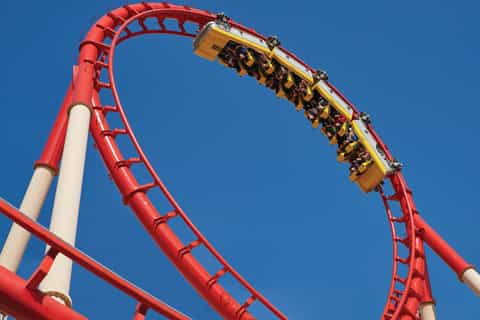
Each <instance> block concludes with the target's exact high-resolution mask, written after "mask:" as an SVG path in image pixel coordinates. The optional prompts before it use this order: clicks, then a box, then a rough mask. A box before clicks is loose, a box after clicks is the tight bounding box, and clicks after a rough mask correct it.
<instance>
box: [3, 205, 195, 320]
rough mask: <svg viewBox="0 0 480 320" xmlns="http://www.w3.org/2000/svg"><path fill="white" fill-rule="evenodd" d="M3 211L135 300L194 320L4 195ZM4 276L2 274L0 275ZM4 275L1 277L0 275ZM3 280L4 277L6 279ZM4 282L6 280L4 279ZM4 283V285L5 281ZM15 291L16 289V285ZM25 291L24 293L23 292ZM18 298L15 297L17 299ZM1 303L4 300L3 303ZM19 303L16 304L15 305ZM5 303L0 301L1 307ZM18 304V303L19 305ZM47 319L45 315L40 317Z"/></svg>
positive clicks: (178, 317)
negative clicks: (81, 249)
mask: <svg viewBox="0 0 480 320" xmlns="http://www.w3.org/2000/svg"><path fill="white" fill-rule="evenodd" d="M0 212H2V213H3V214H4V215H5V216H7V217H8V218H10V219H12V220H13V221H14V222H15V223H16V224H18V225H20V226H21V227H23V228H24V229H25V230H27V231H28V232H30V233H32V234H34V235H35V236H37V237H38V238H39V239H41V240H43V241H44V242H45V243H46V244H48V245H50V246H51V247H52V248H54V249H56V250H58V251H59V252H61V253H62V254H63V255H65V256H67V257H68V258H70V259H72V260H73V261H75V262H76V263H78V264H79V265H81V266H82V267H84V268H85V269H87V270H89V271H90V272H92V273H93V274H95V275H96V276H98V277H100V278H102V279H103V280H105V281H106V282H108V283H110V284H111V285H112V286H114V287H115V288H117V289H119V290H121V291H123V292H124V293H126V294H127V295H129V296H131V297H132V298H134V299H135V300H137V301H139V302H140V303H142V305H144V306H146V307H148V308H151V309H153V310H155V311H157V312H158V313H160V314H161V315H164V316H166V317H168V319H175V320H188V319H190V318H189V317H187V316H185V315H184V314H182V313H180V312H178V311H177V310H175V309H173V308H171V307H170V306H168V305H166V304H165V303H163V302H161V301H159V300H158V299H155V298H154V297H153V296H151V295H149V294H148V293H146V292H145V291H143V290H141V289H139V288H137V287H136V286H134V285H133V284H131V283H130V282H128V281H126V280H125V279H123V278H121V277H120V276H119V275H117V274H115V273H113V272H112V271H110V270H109V269H107V268H105V267H104V266H102V265H101V264H99V263H98V262H96V261H95V260H93V259H92V258H90V257H89V256H87V255H86V254H84V253H83V252H81V251H80V250H78V249H76V248H74V247H72V246H71V245H69V244H68V243H66V242H64V241H63V240H61V239H60V238H58V237H56V236H55V235H54V234H52V233H51V232H49V231H48V230H47V229H45V228H44V227H43V226H41V225H40V224H38V223H36V222H34V221H33V220H31V219H30V218H28V217H27V216H25V215H24V214H22V213H21V212H20V211H18V210H17V209H16V208H14V207H12V206H11V205H10V204H8V203H7V202H6V201H4V200H3V199H1V198H0ZM0 275H1V274H0ZM0 278H1V277H0ZM2 279H3V278H2ZM10 280H12V279H11V278H8V279H7V280H5V282H4V284H5V286H4V288H3V290H5V291H4V292H0V297H2V295H1V294H2V293H3V294H4V295H5V296H6V297H9V295H10V294H12V293H11V292H10V288H9V283H10ZM1 283H3V282H1ZM1 283H0V284H1ZM25 286H26V283H25V284H24V287H25ZM12 290H15V288H13V289H12ZM20 293H21V292H20ZM2 301H3V300H2ZM13 301H15V299H14V300H13ZM0 303H1V302H0ZM14 306H15V305H14ZM1 307H2V305H1V304H0V308H1ZM17 307H18V306H17ZM5 310H6V311H7V312H10V313H12V312H11V311H9V310H11V309H7V308H5ZM14 311H16V312H19V310H17V309H15V310H14ZM30 319H37V318H35V317H30ZM40 319H43V318H40ZM45 319H51V318H45ZM52 319H55V320H57V319H64V318H52ZM65 319H73V320H75V319H76V318H65Z"/></svg>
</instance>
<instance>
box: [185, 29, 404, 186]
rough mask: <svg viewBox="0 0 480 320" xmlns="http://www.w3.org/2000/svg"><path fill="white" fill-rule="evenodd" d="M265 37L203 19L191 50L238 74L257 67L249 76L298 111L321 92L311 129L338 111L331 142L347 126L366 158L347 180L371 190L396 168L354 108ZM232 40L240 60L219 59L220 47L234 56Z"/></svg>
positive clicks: (343, 158) (345, 159) (346, 156)
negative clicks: (279, 71) (295, 93)
mask: <svg viewBox="0 0 480 320" xmlns="http://www.w3.org/2000/svg"><path fill="white" fill-rule="evenodd" d="M274 40H275V39H274ZM269 41H270V38H269V40H267V41H266V40H264V39H262V38H260V37H257V36H255V35H253V34H250V33H248V32H245V31H243V30H240V29H238V28H235V27H233V26H231V25H229V24H228V23H226V22H225V21H221V22H218V21H212V22H209V23H207V24H206V25H205V26H204V27H203V29H202V30H201V31H200V32H199V33H198V35H197V37H196V38H195V40H194V53H195V54H197V55H199V56H200V57H203V58H205V59H208V60H210V61H214V60H216V59H218V61H219V62H221V63H222V64H224V65H226V66H229V67H233V68H236V69H237V72H238V74H239V75H241V76H242V75H245V74H250V75H253V74H252V73H253V72H252V71H251V70H250V71H249V69H251V68H257V69H256V70H257V71H256V73H255V75H254V76H255V77H256V78H257V81H258V82H259V83H261V84H263V85H266V86H267V87H270V88H272V89H274V90H275V92H276V94H277V96H279V97H282V98H285V99H288V100H290V101H292V102H293V103H294V105H295V107H296V109H297V111H300V110H301V109H303V108H306V107H307V105H308V104H311V103H312V101H314V100H315V98H319V97H320V99H324V100H326V101H327V102H328V105H327V106H326V107H324V108H323V109H322V111H321V112H320V113H319V114H318V116H316V119H313V120H312V119H310V120H311V121H312V126H313V127H314V128H316V127H318V126H319V125H320V123H324V124H325V123H326V122H328V121H327V120H328V117H330V116H331V114H332V113H335V114H336V115H337V116H338V114H340V115H341V116H343V119H344V121H345V123H343V124H342V125H341V126H339V129H338V132H337V133H336V134H335V135H333V136H330V137H329V140H330V143H331V144H337V143H338V144H339V146H340V142H339V141H340V140H342V137H343V136H344V135H345V134H346V131H347V129H349V130H350V129H351V130H352V132H353V133H354V136H355V141H356V145H357V146H358V147H359V148H361V150H362V151H364V153H365V151H366V152H367V153H368V155H369V157H368V159H367V160H365V161H363V162H362V163H360V164H357V165H356V166H355V168H354V170H352V167H351V174H350V180H351V181H353V182H355V183H357V184H358V186H359V187H360V189H361V190H362V191H364V192H369V191H372V190H373V189H374V188H375V187H376V186H377V185H378V184H380V183H381V182H382V181H383V180H384V179H385V177H386V176H387V175H388V174H390V173H391V172H393V171H394V170H395V169H394V168H393V167H392V165H391V163H390V161H389V160H388V159H387V158H386V156H385V153H384V152H383V150H381V148H379V147H378V145H377V142H376V140H375V139H374V138H373V135H372V134H371V132H370V130H369V129H368V126H367V124H366V123H365V122H364V121H363V120H357V119H354V110H353V109H352V108H351V107H350V105H349V104H348V103H347V102H346V101H344V99H343V98H342V97H340V96H339V95H338V94H337V93H336V92H335V91H334V90H332V89H331V87H330V86H328V84H327V83H326V82H325V81H324V80H322V78H319V77H318V73H317V74H313V73H312V72H311V71H310V70H309V69H308V68H307V67H305V66H304V65H303V64H302V63H301V62H300V61H298V60H297V59H296V58H295V57H293V56H291V55H290V54H288V53H287V52H286V51H284V50H282V49H281V48H280V47H279V46H278V45H272V43H271V42H269ZM232 45H233V47H234V48H240V49H241V52H242V59H243V60H241V62H240V61H234V62H230V63H225V61H223V60H222V59H223V58H222V59H220V58H219V56H221V55H222V54H224V55H225V50H227V52H229V53H228V54H227V56H228V57H229V58H230V59H233V58H232V55H235V53H234V52H233V51H234V50H233V49H232ZM232 52H233V53H232ZM222 57H223V56H222ZM258 57H262V59H264V60H265V61H263V60H262V61H260V62H259V61H256V60H255V59H256V58H258ZM237 60H238V59H237ZM232 61H233V60H232ZM260 65H262V67H260ZM275 68H277V69H282V68H284V69H282V72H283V75H282V77H283V78H282V80H281V82H279V81H280V80H278V78H277V80H275V79H274V77H275V76H277V75H276V74H275V72H276V71H277V70H276V69H275ZM285 70H286V71H285ZM272 79H273V80H272ZM269 81H270V82H269ZM274 81H277V84H276V87H275V85H274V84H272V83H273V82H274ZM299 81H303V87H302V90H301V95H299V96H296V97H294V98H293V97H292V95H290V96H289V94H288V91H290V90H292V88H294V87H295V85H297V84H298V82H299ZM315 101H316V100H315ZM310 107H311V106H310ZM305 115H306V116H307V111H305ZM321 130H322V132H323V133H324V134H326V133H327V131H326V130H325V128H321ZM326 135H327V134H326ZM327 136H328V135H327ZM351 152H352V151H348V152H343V154H342V155H341V156H340V155H339V157H338V158H337V159H338V160H339V161H342V162H349V161H351V160H349V158H350V156H349V154H350V153H351ZM352 166H353V165H352Z"/></svg>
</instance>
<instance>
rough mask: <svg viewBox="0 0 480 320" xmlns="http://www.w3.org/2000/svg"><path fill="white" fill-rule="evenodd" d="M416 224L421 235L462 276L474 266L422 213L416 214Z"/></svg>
mask: <svg viewBox="0 0 480 320" xmlns="http://www.w3.org/2000/svg"><path fill="white" fill-rule="evenodd" d="M414 220H415V225H416V226H417V228H418V230H419V232H420V235H421V237H422V238H423V240H425V242H426V243H427V244H428V246H429V247H430V248H432V250H433V251H435V253H436V254H437V255H438V256H439V257H440V258H442V260H443V261H445V263H446V264H448V266H449V267H450V268H452V270H453V271H455V273H456V274H457V275H458V277H459V278H461V277H462V275H463V273H464V272H465V270H467V269H468V268H472V267H473V266H472V265H470V264H468V263H467V262H466V261H465V260H464V259H463V258H462V257H461V256H460V255H459V254H458V253H457V252H456V251H455V250H454V249H453V248H452V247H451V246H450V245H449V244H448V243H447V242H446V241H445V240H443V238H442V237H441V236H440V235H439V234H438V233H437V232H436V231H435V230H433V228H432V227H430V226H429V225H428V224H427V223H426V222H425V220H423V219H422V217H420V215H418V214H416V215H414Z"/></svg>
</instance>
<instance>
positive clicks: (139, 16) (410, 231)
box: [0, 3, 475, 320]
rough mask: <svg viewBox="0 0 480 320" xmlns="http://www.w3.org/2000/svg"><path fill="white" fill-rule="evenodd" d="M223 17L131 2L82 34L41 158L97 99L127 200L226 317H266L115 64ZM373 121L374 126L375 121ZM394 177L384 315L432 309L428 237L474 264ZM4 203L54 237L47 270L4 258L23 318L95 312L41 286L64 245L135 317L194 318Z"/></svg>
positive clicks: (2, 206) (4, 276)
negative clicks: (20, 267) (147, 129)
mask: <svg viewBox="0 0 480 320" xmlns="http://www.w3.org/2000/svg"><path fill="white" fill-rule="evenodd" d="M147 19H155V20H156V22H157V25H156V27H155V28H152V27H151V25H150V24H149V25H148V26H147V24H146V23H145V21H146V20H147ZM165 19H173V20H176V21H177V23H178V27H177V28H174V29H171V28H168V27H167V26H166V24H165V23H164V22H165ZM215 19H216V15H215V14H212V13H210V12H207V11H203V10H198V9H194V8H190V7H188V6H179V5H173V4H167V3H139V4H130V5H126V6H124V7H121V8H118V9H116V10H113V11H111V12H109V13H107V14H106V15H104V16H103V17H102V18H100V19H99V20H98V21H97V22H96V23H95V24H94V25H93V26H92V27H91V29H90V31H89V32H88V34H87V36H86V37H85V39H84V40H83V41H82V43H81V44H80V55H79V59H78V65H76V66H75V68H74V78H73V81H72V83H71V84H70V86H69V88H68V91H67V94H66V96H65V100H64V102H63V105H62V106H61V109H60V112H59V115H58V117H57V120H56V122H55V124H54V127H53V129H52V131H51V133H50V136H49V138H48V141H47V143H46V146H45V149H44V151H43V153H42V155H41V157H40V159H39V160H38V161H37V162H36V163H35V166H36V167H46V168H50V169H51V170H54V171H55V172H57V171H58V166H59V161H60V158H61V156H62V151H63V146H64V141H65V135H66V130H67V122H68V117H69V109H70V107H72V106H73V105H75V104H82V105H85V106H87V107H88V108H89V109H90V112H91V122H90V133H91V135H92V137H93V139H94V142H95V145H96V147H97V149H98V152H99V153H100V155H101V157H102V159H103V161H104V162H105V164H106V167H107V169H108V172H109V174H110V176H111V177H112V179H113V181H114V182H115V184H116V186H117V187H118V190H119V191H120V193H121V195H122V197H123V201H124V203H125V205H127V206H129V207H130V208H131V209H132V211H133V212H134V213H135V214H136V216H137V218H138V219H139V220H140V222H141V223H142V224H143V226H144V228H145V229H146V231H147V232H148V233H149V234H150V236H151V237H152V238H153V240H154V241H155V242H156V243H157V244H158V246H159V247H160V248H161V250H162V251H163V252H164V253H165V254H166V255H167V257H168V258H169V259H170V261H171V262H172V263H173V264H174V265H175V267H176V268H177V269H178V270H179V271H180V272H181V273H182V275H183V276H184V277H185V279H186V280H187V281H188V282H189V283H190V284H191V285H192V286H193V287H194V288H195V289H196V290H197V292H198V293H199V294H200V295H201V296H202V297H203V298H204V299H205V300H207V301H208V303H209V304H210V305H211V306H212V308H213V309H214V310H215V311H216V312H217V313H218V314H219V315H220V316H221V317H223V318H225V319H239V320H251V319H256V316H255V315H254V314H251V313H250V311H249V306H250V305H252V304H253V303H261V304H263V305H264V306H265V307H266V308H267V309H268V310H269V312H270V313H271V314H272V315H273V316H274V317H276V318H278V319H287V317H286V316H285V315H284V314H283V313H282V312H281V311H280V310H279V309H277V308H276V307H275V306H273V305H272V304H271V303H270V302H269V301H268V300H267V299H266V298H265V297H264V296H262V295H261V294H260V293H259V292H258V291H257V290H255V288H254V287H253V286H252V285H251V284H249V283H248V282H247V281H246V280H245V279H244V278H243V277H242V276H241V275H240V274H239V273H238V272H237V270H235V269H234V268H233V267H232V266H231V265H230V264H229V263H228V262H227V261H226V260H225V259H224V258H223V257H222V256H221V255H220V253H218V251H217V250H216V249H215V248H214V247H213V246H212V245H211V244H210V242H209V241H208V240H207V239H206V238H205V237H204V235H203V234H202V233H201V232H200V231H199V230H198V229H197V228H196V227H195V225H194V224H193V223H192V221H191V220H190V219H189V218H188V216H187V215H186V213H185V212H184V211H183V210H182V208H181V207H180V205H179V204H178V203H177V202H176V201H175V199H174V198H173V196H172V195H171V194H170V193H169V191H168V189H167V188H166V186H165V185H164V184H163V182H162V181H161V180H160V178H159V176H158V175H157V173H156V172H155V170H154V169H153V167H152V165H151V164H150V162H149V160H148V158H147V157H146V155H145V154H144V152H143V151H142V149H141V147H140V144H139V143H138V141H137V139H136V138H135V135H134V133H133V131H132V129H131V127H130V125H129V122H128V120H127V117H126V115H125V112H124V109H123V107H122V104H121V102H120V98H119V95H118V92H117V87H116V84H115V78H114V72H113V65H114V58H115V50H116V48H117V45H118V44H120V43H122V42H123V41H125V40H129V39H131V38H133V37H136V36H140V35H144V34H173V35H179V36H185V37H191V38H194V37H195V36H196V34H195V33H194V32H193V33H192V32H190V31H188V30H187V28H186V24H187V23H189V24H195V25H196V26H197V27H198V29H197V30H199V29H201V28H202V26H204V25H205V24H206V23H208V22H210V21H213V20H215ZM133 23H135V24H136V25H137V26H140V29H137V30H134V29H133V27H132V24H133ZM230 23H231V24H232V25H233V26H235V27H236V28H239V29H241V30H244V31H247V32H249V33H252V34H255V35H256V36H258V37H261V38H263V39H265V40H266V38H265V37H263V36H262V35H260V34H258V33H257V32H256V31H254V30H253V29H249V28H246V27H244V26H242V25H241V24H239V23H237V22H234V21H230ZM305 66H306V67H307V68H308V69H310V70H312V72H313V71H314V70H313V69H312V68H310V67H308V66H307V65H305ZM102 73H107V74H108V81H102V80H101V74H102ZM329 87H330V88H331V89H332V90H334V91H335V92H336V93H337V94H338V95H339V96H341V97H342V98H343V99H344V100H345V101H347V102H348V100H346V98H345V97H344V96H343V95H341V93H340V92H339V91H338V90H337V89H336V88H335V87H334V86H333V85H331V84H329ZM104 92H107V93H109V94H110V95H111V96H112V97H113V100H114V104H113V105H105V104H104V103H102V101H101V98H100V97H101V95H102V93H104ZM348 103H349V104H350V106H351V107H352V109H353V110H354V112H355V113H356V114H357V115H358V114H360V113H359V111H358V110H357V109H356V108H355V107H354V106H353V105H352V104H351V103H350V102H348ZM111 113H117V114H118V115H119V116H120V117H121V119H122V122H123V127H121V128H111V127H110V126H109V123H108V121H107V119H108V114H111ZM369 128H370V129H371V130H372V132H373V133H374V131H373V128H372V127H371V125H369ZM119 135H124V136H127V137H128V138H129V139H130V141H131V142H132V144H133V146H134V147H135V149H136V152H137V155H136V156H135V157H131V158H125V157H124V156H123V154H122V151H121V150H120V147H119V145H118V144H117V142H116V137H117V136H119ZM374 136H375V139H376V141H377V143H379V144H380V145H381V146H382V147H383V148H384V149H385V150H386V151H387V157H388V158H389V159H390V160H393V157H392V156H391V154H389V153H388V149H387V148H386V146H385V145H384V144H383V142H382V141H381V139H380V138H379V137H378V135H376V134H375V133H374ZM132 166H144V167H145V168H146V169H147V170H148V172H149V173H150V176H151V182H149V183H147V184H139V183H138V180H137V178H136V177H135V176H134V174H133V172H132V170H131V167H132ZM386 180H387V181H385V184H390V185H391V187H390V186H388V187H389V189H391V190H393V191H391V192H390V194H388V195H387V194H386V191H384V187H382V186H379V187H377V189H376V191H377V192H378V193H379V195H380V197H381V199H382V201H383V203H384V205H385V209H386V212H387V218H388V219H389V223H390V227H391V233H392V240H393V242H392V243H393V272H392V281H391V284H390V288H389V292H388V296H387V302H386V305H385V308H384V310H383V314H382V317H381V319H383V320H397V319H399V320H412V319H423V316H421V315H420V311H419V310H420V308H421V306H422V305H428V304H434V303H435V302H434V299H433V297H432V292H431V289H430V284H429V279H428V271H427V265H426V257H425V251H424V244H425V243H426V244H427V245H428V246H430V247H431V248H432V249H433V251H434V252H435V253H436V254H438V255H439V256H440V257H441V258H442V259H443V260H444V261H445V262H446V263H447V264H448V266H450V268H451V269H452V270H453V271H454V272H455V273H456V274H457V275H458V277H459V278H460V279H461V280H462V281H463V280H464V275H465V272H466V271H468V270H474V269H473V267H472V266H471V265H469V264H468V263H467V262H466V261H465V260H464V259H463V258H462V257H460V256H459V255H458V254H457V253H456V252H455V251H454V250H453V249H452V248H451V247H450V246H449V245H448V244H447V243H446V242H445V241H444V240H443V239H442V238H441V237H440V236H439V235H438V234H437V233H436V232H435V231H434V230H433V229H432V228H431V227H430V226H429V225H428V224H427V223H426V222H425V221H424V220H423V218H422V217H421V216H420V214H419V212H418V211H417V209H416V207H415V203H414V201H413V197H412V191H411V189H410V188H409V187H408V185H407V183H406V181H405V179H404V177H403V176H402V174H401V172H400V171H397V172H395V173H393V174H392V175H390V176H389V177H388V178H387V179H386ZM152 188H160V190H161V191H162V192H163V194H164V196H165V197H166V199H167V200H168V201H169V203H170V205H171V210H170V211H168V212H158V211H157V209H156V207H155V205H154V203H152V201H151V200H150V199H149V197H148V191H149V190H150V189H152ZM385 188H386V187H385ZM392 203H397V204H398V205H399V206H398V207H399V208H400V209H401V210H399V212H395V211H394V210H393V206H392ZM0 212H2V213H3V214H4V215H6V216H7V217H8V218H10V219H11V220H13V222H15V223H16V224H18V225H20V226H22V227H23V228H25V229H26V230H27V231H28V232H30V233H31V234H33V235H34V236H36V237H38V238H39V239H41V240H43V241H44V242H45V243H46V244H48V245H49V246H50V249H49V250H48V251H47V253H46V255H45V257H44V258H43V260H42V262H41V263H40V264H39V266H38V268H37V270H36V271H35V272H34V273H33V274H32V276H31V277H30V278H29V279H28V280H24V279H22V278H20V277H18V276H17V275H15V273H13V272H11V271H9V270H7V269H6V268H4V267H2V266H0V310H3V311H4V312H5V313H6V314H9V315H12V316H14V317H15V318H16V319H52V320H53V319H55V320H62V319H73V320H76V319H86V317H85V316H83V315H81V314H79V313H77V312H76V311H74V310H73V309H71V308H69V307H68V306H65V305H63V304H61V303H59V302H58V301H56V300H54V299H53V298H52V297H49V296H47V295H45V294H44V293H43V292H42V291H41V290H39V289H38V285H39V284H40V282H41V281H42V280H43V279H44V277H45V276H46V275H47V274H48V272H49V271H50V267H51V265H52V262H53V261H54V260H55V259H56V256H57V254H58V253H61V254H63V255H65V256H67V257H68V258H70V259H71V260H72V261H74V262H75V263H77V264H79V265H81V266H82V267H83V268H85V269H87V270H89V271H90V272H91V273H93V274H95V275H96V276H98V277H100V278H102V279H103V280H105V281H107V282H108V283H110V284H111V285H112V286H114V287H116V288H117V289H119V290H122V291H123V292H124V293H126V294H127V295H129V296H130V297H132V298H133V299H135V300H136V301H137V302H138V304H137V308H136V310H135V312H134V319H137V320H140V319H144V318H145V315H146V312H147V310H153V311H156V312H158V313H160V314H162V315H163V316H165V317H167V318H168V319H189V318H188V317H187V316H185V315H184V314H182V313H180V312H178V311H176V310H174V309H172V308H171V307H169V306H168V305H166V304H165V303H163V302H161V301H159V300H158V299H155V298H154V297H152V296H151V295H149V294H147V293H145V292H144V291H142V290H140V289H139V288H137V287H135V286H134V285H132V284H131V283H129V282H127V281H126V280H124V279H122V278H121V277H119V276H118V275H116V274H114V273H113V272H112V271H110V270H108V269H107V268H105V267H103V266H102V265H100V264H99V263H97V262H95V261H94V260H93V259H91V258H90V257H88V256H87V255H85V254H84V253H82V252H81V251H79V250H77V249H75V248H74V247H73V246H71V245H69V244H67V243H65V242H64V241H62V240H61V239H60V238H58V237H56V236H55V235H54V234H53V233H51V232H49V231H48V230H46V229H45V228H44V227H42V226H41V225H39V224H37V223H36V222H35V221H33V220H31V219H29V218H28V217H26V216H25V215H24V214H22V212H20V211H19V210H18V209H16V208H14V207H13V206H11V205H10V204H9V203H7V202H6V201H4V200H2V199H0ZM170 219H180V220H181V221H183V223H184V224H185V225H186V226H188V228H189V229H190V231H191V232H192V233H193V234H194V235H195V238H196V240H195V241H193V242H191V243H183V242H182V241H181V240H180V239H179V237H178V236H177V235H176V234H175V233H174V231H173V230H172V229H171V228H170V227H169V221H170ZM399 227H401V229H402V230H405V231H404V232H401V233H400V232H399V231H397V230H399V229H400V228H399ZM199 246H204V247H205V248H207V249H208V251H209V252H210V254H211V255H212V256H213V257H214V258H215V259H216V260H217V261H218V262H219V263H220V264H221V266H222V268H220V269H219V270H218V271H217V272H215V273H214V274H210V273H209V272H207V271H206V269H205V268H204V267H203V266H202V264H201V263H200V262H199V261H198V260H197V259H196V258H195V257H194V256H193V254H192V251H193V250H195V248H196V247H199ZM400 247H403V248H400ZM404 249H406V250H407V251H408V255H406V256H401V255H400V253H399V252H402V251H405V250H404ZM405 270H406V271H405ZM227 273H229V274H231V275H232V276H233V277H234V279H235V280H236V281H237V282H238V283H239V284H240V285H241V286H242V287H244V288H245V289H246V290H247V291H248V292H249V293H250V296H249V298H248V299H246V300H245V301H236V300H235V299H234V298H233V297H232V296H231V294H230V293H229V292H228V291H227V289H226V288H223V287H222V286H221V285H220V284H219V283H218V280H219V279H220V278H221V277H222V276H224V275H225V274H227ZM474 290H475V289H474Z"/></svg>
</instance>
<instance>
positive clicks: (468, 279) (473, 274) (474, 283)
mask: <svg viewBox="0 0 480 320" xmlns="http://www.w3.org/2000/svg"><path fill="white" fill-rule="evenodd" d="M462 282H464V283H465V284H466V285H467V286H469V287H470V289H472V290H473V292H475V293H476V294H477V295H478V296H480V274H478V272H477V270H475V269H474V268H469V269H467V270H465V272H464V273H463V275H462Z"/></svg>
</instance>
